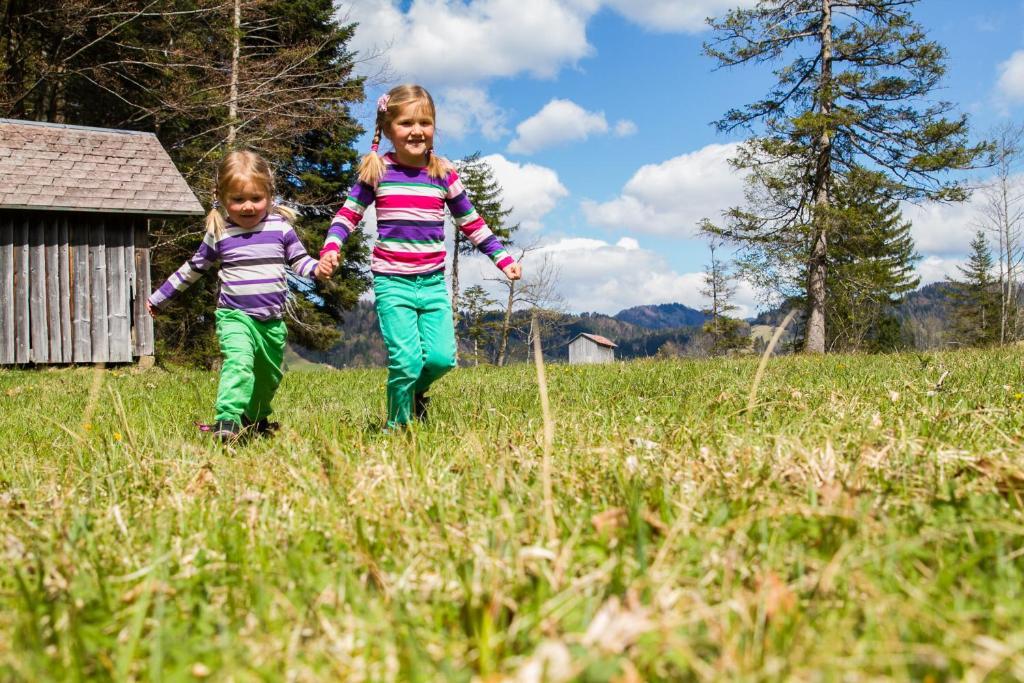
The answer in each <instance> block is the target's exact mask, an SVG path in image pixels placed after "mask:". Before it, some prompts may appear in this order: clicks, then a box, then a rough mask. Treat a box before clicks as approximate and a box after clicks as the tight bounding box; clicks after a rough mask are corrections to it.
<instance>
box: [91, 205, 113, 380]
mask: <svg viewBox="0 0 1024 683" xmlns="http://www.w3.org/2000/svg"><path fill="white" fill-rule="evenodd" d="M106 239H107V231H106V229H105V224H104V219H103V218H99V217H97V218H96V219H95V222H94V223H92V225H90V226H89V269H90V274H89V279H90V282H89V302H90V306H89V308H90V311H91V312H92V319H91V320H90V321H89V322H90V328H89V333H90V336H91V338H92V357H91V358H90V360H91V361H92V362H93V363H106V362H107V361H108V360H109V359H110V353H109V349H110V345H109V337H108V334H109V329H108V327H107V250H106V246H105V244H106Z"/></svg>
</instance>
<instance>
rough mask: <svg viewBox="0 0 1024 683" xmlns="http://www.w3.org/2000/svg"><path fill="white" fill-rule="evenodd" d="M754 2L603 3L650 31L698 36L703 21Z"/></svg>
mask: <svg viewBox="0 0 1024 683" xmlns="http://www.w3.org/2000/svg"><path fill="white" fill-rule="evenodd" d="M754 2H755V0H686V1H682V2H681V1H680V0H607V2H606V4H607V5H608V6H609V7H612V8H614V9H615V10H616V11H618V12H619V13H620V14H622V16H624V17H626V18H627V19H629V20H630V21H632V22H634V23H636V24H639V25H640V26H643V27H645V28H647V29H650V30H652V31H659V32H664V33H671V32H677V31H682V32H686V33H698V32H700V31H703V30H705V29H706V28H707V24H706V23H705V21H704V20H705V19H706V18H707V17H709V16H720V15H722V14H724V13H725V12H726V11H728V10H730V9H732V8H734V7H749V6H752V5H753V4H754Z"/></svg>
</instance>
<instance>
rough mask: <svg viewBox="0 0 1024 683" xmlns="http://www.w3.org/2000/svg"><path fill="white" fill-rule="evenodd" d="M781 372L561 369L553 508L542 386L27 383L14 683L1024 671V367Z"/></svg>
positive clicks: (800, 361)
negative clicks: (239, 412)
mask: <svg viewBox="0 0 1024 683" xmlns="http://www.w3.org/2000/svg"><path fill="white" fill-rule="evenodd" d="M756 365H757V359H751V358H740V359H719V360H710V361H686V360H676V361H654V360H652V361H637V362H631V363H618V364H614V365H608V366H600V367H579V366H567V365H548V366H547V368H546V377H547V384H548V390H549V397H550V405H551V412H552V415H553V419H554V435H553V436H554V440H553V445H552V448H551V449H550V498H546V496H545V486H544V477H543V476H542V474H543V471H544V468H543V466H542V465H543V462H544V438H543V424H542V415H541V408H540V400H539V398H538V387H537V380H536V373H535V371H534V368H533V367H532V366H528V365H518V366H513V367H508V368H492V367H480V368H472V369H460V370H458V371H456V372H454V373H452V374H451V375H449V376H448V377H446V378H445V379H444V380H442V381H441V382H440V383H439V385H438V386H437V387H436V390H435V391H434V392H433V403H432V405H431V408H432V412H431V416H430V420H429V422H428V423H426V424H423V425H421V426H419V427H417V428H415V429H413V430H410V431H409V432H407V433H402V434H395V435H387V434H382V433H380V416H381V415H382V413H383V381H384V371H382V370H365V371H364V370H344V371H330V370H311V371H305V372H290V373H288V374H287V375H286V377H285V381H284V384H283V385H282V389H281V392H280V394H279V397H278V399H277V402H276V408H277V412H276V413H275V418H276V419H278V420H280V422H281V423H282V430H281V432H280V433H279V434H277V435H276V436H275V437H273V438H271V439H259V440H254V441H252V442H250V443H247V444H245V445H241V446H238V447H236V448H232V449H228V448H223V447H221V446H219V445H217V444H214V443H212V442H210V441H209V440H208V439H206V438H204V435H201V434H200V433H199V432H198V431H197V430H196V427H195V426H194V424H193V423H194V422H195V421H197V420H199V421H209V420H211V418H212V414H211V413H212V403H213V397H214V393H215V390H216V375H215V374H214V373H210V372H201V371H196V370H187V369H181V368H175V367H170V368H156V369H152V370H147V371H138V370H135V369H130V368H122V369H110V370H105V371H104V370H100V371H97V370H93V369H90V368H81V369H57V370H5V371H0V451H2V457H0V553H2V555H3V557H2V563H0V679H2V680H9V681H42V680H61V681H64V680H69V681H70V680H113V681H125V680H140V681H142V680H145V681H194V680H211V681H278V680H287V681H314V680H346V681H373V682H377V681H441V680H444V681H488V682H497V681H510V682H511V681H515V682H520V683H529V682H533V681H568V680H580V681H619V682H622V683H625V682H635V681H677V680H684V681H685V680H694V681H704V680H747V681H762V680H763V681H774V680H853V681H856V680H869V679H870V680H886V679H891V680H908V679H915V680H931V681H942V680H967V681H982V680H1001V679H1021V678H1024V514H1022V512H1024V448H1022V440H1021V435H1022V434H1024V368H1022V364H1021V354H1020V351H1018V350H1000V351H957V352H949V353H938V354H926V355H920V354H906V355H887V356H842V355H836V356H826V357H781V358H776V359H772V361H771V362H770V364H769V365H768V368H767V372H766V373H765V375H764V379H763V381H762V383H761V385H760V388H759V391H758V393H757V397H756V399H757V402H756V405H755V407H754V408H753V410H751V411H748V410H746V406H747V400H748V392H749V390H750V387H751V382H752V378H753V376H754V373H755V369H756ZM549 505H550V508H549V507H548V506H549ZM548 509H550V513H551V514H550V516H549V515H547V514H546V510H548Z"/></svg>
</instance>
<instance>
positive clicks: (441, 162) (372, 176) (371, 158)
mask: <svg viewBox="0 0 1024 683" xmlns="http://www.w3.org/2000/svg"><path fill="white" fill-rule="evenodd" d="M381 99H382V100H386V101H387V106H385V107H384V109H383V111H381V108H380V107H378V108H377V120H376V122H375V124H374V129H373V147H372V148H371V149H370V153H369V154H367V155H366V156H364V157H363V160H362V161H360V162H359V179H360V180H361V181H363V182H364V183H367V184H369V185H376V184H377V183H378V182H380V179H381V177H382V176H383V175H384V160H383V159H382V158H381V157H380V155H379V154H377V146H378V145H379V144H380V138H381V135H383V134H384V133H385V132H386V131H387V130H388V129H389V128H390V127H391V123H392V122H393V121H394V120H395V117H396V116H398V113H399V112H401V111H402V109H403V108H405V107H406V106H408V105H410V104H419V105H420V106H422V107H425V108H426V109H427V111H429V112H430V118H432V119H434V120H436V119H437V110H436V108H435V107H434V98H433V97H431V96H430V93H429V92H427V89H426V88H424V87H423V86H420V85H415V84H412V83H406V84H404V85H396V86H395V87H394V88H392V89H391V90H389V91H388V93H387V95H385V96H384V97H383V98H381ZM451 168H452V167H451V164H450V163H448V160H447V159H444V158H442V157H439V156H437V155H436V154H434V153H433V150H427V175H429V176H430V177H431V178H444V177H445V176H446V175H448V172H449V171H450V170H451Z"/></svg>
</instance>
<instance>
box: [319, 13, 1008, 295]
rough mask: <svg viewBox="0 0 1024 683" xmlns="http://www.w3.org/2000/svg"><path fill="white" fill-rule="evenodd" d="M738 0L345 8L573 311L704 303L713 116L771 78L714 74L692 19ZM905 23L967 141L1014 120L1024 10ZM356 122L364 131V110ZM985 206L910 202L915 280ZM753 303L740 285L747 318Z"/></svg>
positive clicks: (932, 272)
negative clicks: (931, 43)
mask: <svg viewBox="0 0 1024 683" xmlns="http://www.w3.org/2000/svg"><path fill="white" fill-rule="evenodd" d="M742 2H747V3H748V4H749V3H750V2H751V0H686V1H684V0H405V1H403V2H397V1H394V2H392V1H391V0H350V1H343V2H341V3H340V4H339V5H338V11H339V14H340V15H341V16H342V17H343V18H346V19H348V20H352V21H357V22H359V24H360V27H359V28H358V29H357V32H356V37H355V39H354V42H353V47H354V48H355V49H356V50H357V51H358V52H359V55H360V59H361V63H360V70H361V71H362V72H363V73H365V74H367V75H369V77H370V79H371V85H370V87H369V90H368V94H369V95H370V101H371V102H372V101H373V100H375V99H376V97H377V96H378V95H379V94H380V93H381V92H383V91H385V90H386V89H387V88H388V87H390V86H391V85H394V84H396V83H401V82H418V83H421V84H423V85H424V86H426V87H427V88H428V89H430V91H431V92H432V93H433V95H434V97H435V100H436V101H437V103H438V120H437V127H438V140H437V151H438V152H439V153H441V154H443V155H445V156H448V157H450V158H459V157H462V156H465V155H466V154H469V153H471V152H474V151H479V152H481V153H482V154H483V155H484V156H485V157H486V158H487V159H488V161H489V162H490V163H491V165H492V167H493V168H494V169H495V173H496V175H497V176H498V179H499V181H500V182H501V184H502V186H503V188H504V190H505V199H506V203H507V204H508V205H509V206H510V207H511V208H512V209H513V212H514V213H513V219H514V220H518V221H519V222H520V223H521V224H522V229H521V230H520V233H519V235H518V241H519V243H520V244H524V245H525V244H536V245H537V247H538V248H537V250H536V251H534V252H532V253H531V254H530V255H529V256H528V257H527V259H526V261H525V262H524V268H525V270H526V272H527V273H529V271H530V265H531V260H532V262H533V263H537V262H538V261H539V260H540V259H543V258H546V259H549V260H550V261H551V262H552V263H553V264H554V265H555V266H557V268H558V270H559V273H560V275H559V289H560V291H561V294H562V296H563V297H564V299H565V303H566V306H567V307H568V309H569V310H573V311H599V312H604V313H615V312H617V311H618V310H621V309H622V308H626V307H629V306H633V305H638V304H653V303H668V302H681V303H685V304H687V305H690V306H694V307H700V306H702V305H703V299H702V297H701V296H700V294H699V291H698V290H699V289H700V278H701V275H700V274H701V270H702V268H703V266H704V264H705V263H706V261H707V260H708V251H707V247H706V244H705V242H704V241H703V240H701V239H699V238H696V237H695V236H694V226H695V225H696V223H697V221H698V220H699V219H700V218H702V217H704V216H708V217H711V218H715V217H717V214H718V213H719V212H720V211H722V210H724V209H725V208H727V207H728V206H730V205H732V204H736V203H737V202H739V201H740V199H741V190H742V186H741V178H739V177H738V176H737V175H736V174H735V173H734V172H732V171H731V170H730V169H729V168H728V166H727V165H726V160H727V159H728V158H729V156H730V154H731V152H732V150H733V149H734V145H735V144H736V143H737V142H739V141H740V138H739V137H738V136H726V135H722V134H719V133H717V132H716V130H715V128H714V127H713V125H712V122H713V121H714V120H715V119H717V118H720V117H721V116H722V115H723V114H724V113H725V112H726V111H727V110H728V109H729V108H731V107H740V106H742V105H744V104H746V103H749V102H751V101H753V100H755V99H757V98H758V97H760V96H762V95H763V94H764V93H765V92H766V91H767V88H768V86H769V84H770V83H771V74H770V70H769V69H768V68H763V67H743V68H739V69H730V70H717V71H716V70H715V68H714V67H715V65H714V63H713V62H712V61H711V60H710V59H708V58H706V57H704V56H703V55H702V54H701V45H702V43H703V42H704V41H705V40H708V39H709V38H710V34H709V33H708V32H707V31H706V29H705V27H704V23H703V21H702V18H703V17H705V16H708V15H715V14H720V13H722V12H723V11H724V10H725V9H726V8H729V7H734V6H737V5H739V4H741V3H742ZM913 15H914V16H915V18H916V19H917V20H918V21H919V22H920V23H921V24H922V25H923V26H924V27H925V29H926V31H927V32H928V34H929V36H930V37H931V38H932V39H934V40H936V41H938V42H939V43H941V44H942V45H943V46H944V47H946V49H947V50H948V53H949V59H948V62H947V67H948V74H947V78H946V79H945V82H944V83H943V87H942V90H941V91H939V92H938V93H937V97H939V98H941V99H944V100H948V101H952V102H954V103H956V104H957V106H958V107H959V108H960V109H961V110H962V111H964V112H965V113H967V114H969V116H970V118H971V123H972V128H973V130H974V131H975V133H976V134H977V135H978V136H984V134H985V133H986V132H987V131H989V130H991V129H992V127H993V126H995V125H997V124H999V123H1001V122H1006V121H1016V120H1019V119H1020V118H1021V116H1022V114H1024V2H1021V1H1020V0H980V1H979V2H976V3H968V2H964V1H962V0H923V1H922V2H920V3H919V4H918V5H917V6H916V7H915V8H914V10H913ZM357 114H359V115H360V119H361V120H362V121H363V123H364V125H366V126H367V127H369V126H370V122H371V120H372V107H371V106H370V105H369V104H368V105H367V106H366V107H364V108H363V109H361V110H359V111H357ZM363 146H364V147H368V146H369V136H367V139H366V140H364V141H363ZM976 180H978V181H981V180H984V178H983V177H979V178H976ZM980 203H981V200H980V198H976V199H975V200H973V201H972V202H970V203H968V204H964V205H958V206H952V207H947V206H906V207H905V210H904V213H905V216H906V217H907V218H909V219H911V220H912V221H913V223H914V234H915V237H916V239H917V244H918V250H919V252H920V253H921V254H922V256H923V257H924V258H923V259H922V262H921V264H920V267H919V271H920V274H921V276H922V280H923V281H924V282H932V281H935V280H938V279H943V278H944V277H945V276H946V275H947V274H952V273H955V268H956V266H957V265H958V264H960V263H962V262H963V258H964V253H965V252H966V250H967V244H968V242H969V241H970V238H971V235H972V234H973V232H974V230H975V229H976V224H977V220H978V217H979V211H980ZM371 230H372V226H371ZM494 275H495V272H494V271H493V266H490V264H489V262H488V261H487V260H486V259H484V258H483V257H479V258H474V259H470V260H469V263H467V265H466V269H465V276H464V279H465V280H466V281H468V283H470V284H472V283H476V282H482V283H484V284H485V286H488V285H487V283H486V280H485V278H487V277H493V276H494ZM758 301H759V297H758V295H757V292H755V291H754V290H753V289H752V288H750V287H749V286H746V285H741V287H740V289H739V292H738V297H737V302H738V303H739V304H740V305H741V311H740V312H741V313H742V314H744V315H749V314H752V313H753V312H754V310H755V309H756V308H757V306H758Z"/></svg>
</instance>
